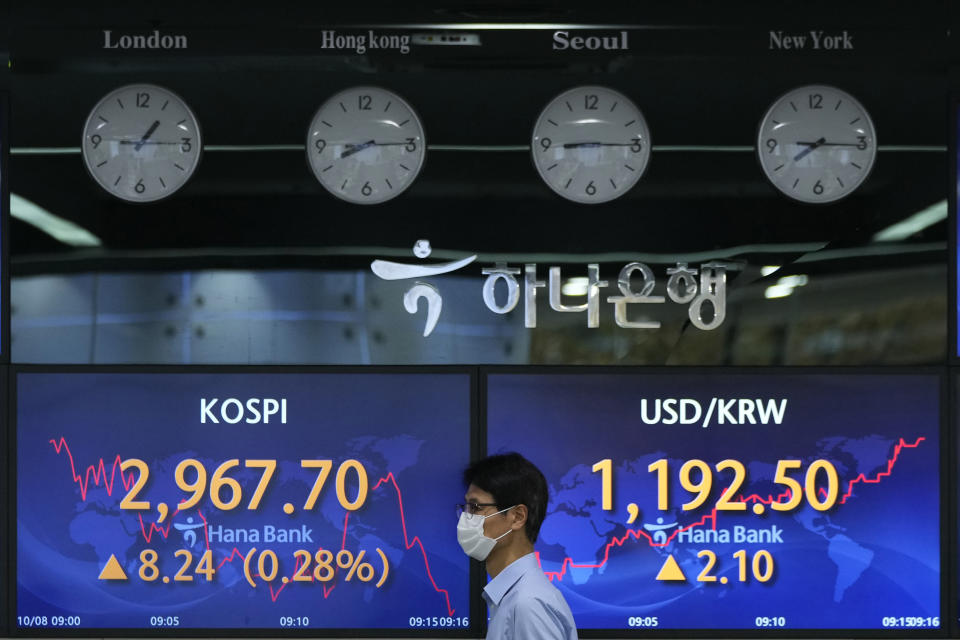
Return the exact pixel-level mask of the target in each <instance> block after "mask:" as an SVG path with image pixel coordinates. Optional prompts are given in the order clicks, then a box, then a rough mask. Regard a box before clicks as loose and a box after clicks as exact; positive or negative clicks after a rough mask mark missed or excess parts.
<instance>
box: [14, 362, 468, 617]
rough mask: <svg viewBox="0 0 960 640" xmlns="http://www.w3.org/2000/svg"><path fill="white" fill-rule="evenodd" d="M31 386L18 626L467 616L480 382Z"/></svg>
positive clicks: (41, 382)
mask: <svg viewBox="0 0 960 640" xmlns="http://www.w3.org/2000/svg"><path fill="white" fill-rule="evenodd" d="M16 383H17V395H16V402H17V410H16V413H17V424H16V429H17V555H16V558H17V569H16V570H17V591H16V596H17V602H16V616H17V617H16V625H17V628H19V629H21V630H27V629H43V630H53V629H64V630H67V629H70V628H83V629H110V628H120V629H125V628H129V629H144V628H173V629H176V628H181V629H183V628H188V629H198V628H238V629H240V628H250V629H256V628H260V629H286V628H291V629H369V628H373V629H411V628H412V629H420V630H422V629H436V628H447V629H450V630H453V629H461V628H463V627H467V626H468V625H469V618H468V616H469V560H468V559H467V557H466V556H465V555H464V554H463V552H462V551H461V550H460V548H459V546H458V545H457V541H456V536H455V534H454V529H455V520H454V517H453V505H454V504H455V503H456V502H458V501H460V500H461V499H462V495H463V487H462V485H461V480H460V473H461V471H462V469H463V467H464V466H466V464H468V462H469V459H470V450H469V442H470V422H471V418H470V406H471V405H470V402H471V391H470V388H471V384H470V376H469V375H468V374H460V373H437V374H417V373H403V374H397V373H314V374H300V373H250V374H247V373H243V374H239V373H238V374H234V373H188V374H186V373H185V374H180V373H158V374H152V373H151V374H146V373H142V374H141V373H69V374H65V373H21V374H20V375H18V376H17V380H16ZM438 514H447V515H448V516H449V517H448V518H446V519H443V522H444V523H445V524H446V525H447V526H442V527H441V526H437V523H438V520H439V517H438ZM433 633H434V634H435V633H436V632H435V631H434V632H433Z"/></svg>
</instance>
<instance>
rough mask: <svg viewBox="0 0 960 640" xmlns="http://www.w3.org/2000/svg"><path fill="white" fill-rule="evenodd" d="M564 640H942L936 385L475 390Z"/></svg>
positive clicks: (610, 381)
mask: <svg viewBox="0 0 960 640" xmlns="http://www.w3.org/2000/svg"><path fill="white" fill-rule="evenodd" d="M486 384H487V393H488V396H487V398H488V400H487V439H488V451H489V452H490V453H498V452H506V451H518V452H520V453H522V454H523V455H524V456H526V457H528V458H529V459H530V460H531V461H532V462H533V463H534V464H536V465H537V466H539V467H540V469H541V470H542V471H543V472H544V475H545V476H546V478H547V482H548V484H549V487H550V493H551V496H550V502H549V507H548V509H547V516H546V520H545V521H544V524H543V528H542V530H541V533H540V537H539V540H538V541H537V543H536V547H535V548H536V553H537V554H538V557H539V562H540V565H541V566H542V568H543V570H544V572H545V573H546V574H547V576H548V577H549V578H550V580H551V581H552V582H553V584H554V585H556V586H557V587H558V588H559V589H560V591H561V592H562V593H563V595H564V596H565V597H566V599H567V602H568V603H569V604H570V607H571V610H572V611H573V614H574V618H575V619H576V622H577V625H578V626H579V628H580V629H607V630H629V629H635V630H638V631H642V632H643V633H648V632H654V631H655V630H658V629H660V630H673V629H690V630H694V629H730V630H748V629H764V630H771V629H785V630H789V629H820V630H830V629H835V630H870V631H874V630H893V631H896V630H901V631H902V633H916V632H918V631H920V630H923V629H938V628H940V625H941V619H940V617H941V615H942V611H941V588H942V585H941V575H940V566H941V565H940V559H941V558H940V553H941V549H940V545H941V539H940V531H941V528H940V525H941V519H940V506H941V497H940V495H941V485H940V425H941V413H940V412H941V401H940V397H941V381H940V378H939V377H938V376H936V375H917V374H911V375H906V374H905V375H899V374H894V375H856V374H853V373H846V372H845V373H838V374H817V373H802V374H783V373H779V372H778V373H764V374H761V373H743V372H730V371H718V372H714V373H711V374H709V375H699V374H688V373H673V372H670V373H656V374H622V373H617V374H605V373H588V374H569V375H568V374H565V373H548V374H507V373H504V374H491V375H490V376H489V377H488V379H487V383H486Z"/></svg>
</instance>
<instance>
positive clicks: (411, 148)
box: [403, 138, 417, 153]
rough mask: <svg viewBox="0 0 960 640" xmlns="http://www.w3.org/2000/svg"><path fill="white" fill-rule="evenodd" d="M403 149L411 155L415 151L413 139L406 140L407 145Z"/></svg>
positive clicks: (415, 144)
mask: <svg viewBox="0 0 960 640" xmlns="http://www.w3.org/2000/svg"><path fill="white" fill-rule="evenodd" d="M403 148H404V149H406V150H407V151H409V152H410V153H413V152H414V151H416V150H417V141H416V140H415V139H414V138H407V144H406V145H405V146H404V147H403Z"/></svg>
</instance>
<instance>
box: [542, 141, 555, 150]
mask: <svg viewBox="0 0 960 640" xmlns="http://www.w3.org/2000/svg"><path fill="white" fill-rule="evenodd" d="M551 144H553V141H552V140H551V139H550V138H541V139H540V146H541V147H543V150H544V151H546V150H547V149H549V148H550V145H551Z"/></svg>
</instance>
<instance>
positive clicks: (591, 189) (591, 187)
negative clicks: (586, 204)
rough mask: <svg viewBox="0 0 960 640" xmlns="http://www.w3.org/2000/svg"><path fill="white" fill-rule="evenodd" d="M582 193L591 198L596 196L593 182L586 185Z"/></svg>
mask: <svg viewBox="0 0 960 640" xmlns="http://www.w3.org/2000/svg"><path fill="white" fill-rule="evenodd" d="M584 192H585V193H586V194H587V195H588V196H593V195H596V194H597V188H596V187H595V186H594V185H593V180H591V181H590V183H589V184H587V186H586V188H585V189H584Z"/></svg>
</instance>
